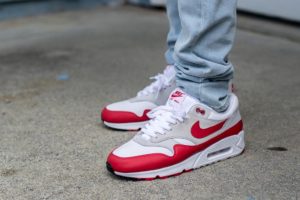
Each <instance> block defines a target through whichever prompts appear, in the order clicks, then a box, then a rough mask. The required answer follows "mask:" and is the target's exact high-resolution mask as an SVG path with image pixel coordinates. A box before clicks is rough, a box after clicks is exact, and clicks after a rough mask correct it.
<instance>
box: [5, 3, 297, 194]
mask: <svg viewBox="0 0 300 200" xmlns="http://www.w3.org/2000/svg"><path fill="white" fill-rule="evenodd" d="M167 28H168V24H167V20H166V17H165V14H164V12H163V11H162V10H149V9H143V8H135V7H120V8H102V7H99V8H94V9H92V10H83V11H72V12H63V13H54V14H47V15H42V16H38V17H27V18H22V19H17V20H9V21H3V22H0V30H1V31H0V127H1V130H0V199H1V200H2V199H3V200H9V199H72V200H73V199H222V200H223V199H244V200H254V199H255V200H256V199H261V200H265V199H272V200H273V199H285V200H287V199H294V200H296V199H299V198H300V192H299V188H300V182H299V178H300V172H299V169H300V164H299V158H300V156H299V153H300V147H299V144H300V136H299V134H300V133H299V131H300V120H299V119H300V89H299V88H300V66H299V65H300V34H299V33H300V30H299V28H298V27H292V26H289V25H284V24H277V23H273V22H269V21H261V20H258V19H251V18H249V17H247V16H241V17H240V21H239V29H238V31H237V40H236V45H235V48H234V49H233V51H232V55H231V60H232V62H233V63H234V64H235V66H236V74H235V85H236V88H237V90H236V93H237V95H238V96H239V99H240V103H241V105H240V108H241V112H242V115H243V118H244V123H245V132H246V144H247V148H246V151H245V152H244V154H243V155H241V156H238V157H236V158H232V159H229V160H226V161H223V162H219V163H216V164H214V165H210V166H207V167H203V168H201V169H198V170H195V171H193V172H190V173H185V174H183V175H181V176H177V177H173V178H169V179H164V180H155V181H150V182H148V181H146V182H133V181H125V180H120V179H117V178H115V177H113V176H111V175H110V174H109V173H108V172H107V170H106V168H105V161H106V156H107V155H108V153H109V152H110V151H111V150H112V149H113V148H115V147H117V146H118V145H120V144H122V143H123V142H125V141H127V140H128V139H130V138H131V137H132V136H133V135H134V132H118V131H115V130H111V129H107V128H105V127H103V125H102V123H101V121H100V120H99V110H100V109H101V108H102V107H103V106H104V105H106V104H108V103H110V102H114V101H118V100H122V99H125V98H128V97H131V96H134V95H135V94H136V92H137V91H138V90H140V89H142V88H143V86H145V85H146V84H148V83H149V80H148V77H149V76H152V75H155V74H156V73H158V72H160V71H162V69H163V67H164V66H165V62H164V58H163V53H164V51H165V36H166V33H167ZM278 147H280V148H278ZM278 150H281V151H278ZM283 150H284V151H283Z"/></svg>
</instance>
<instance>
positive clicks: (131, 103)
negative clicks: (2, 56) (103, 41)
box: [101, 66, 245, 180]
mask: <svg viewBox="0 0 300 200" xmlns="http://www.w3.org/2000/svg"><path fill="white" fill-rule="evenodd" d="M154 79H155V81H154V82H153V83H152V84H151V85H149V86H148V87H146V88H145V89H143V90H142V91H140V92H139V93H138V94H137V96H136V97H135V98H132V99H129V100H126V101H121V102H118V103H114V104H110V105H108V106H107V107H105V108H104V109H103V110H102V114H101V115H102V120H103V122H104V124H105V125H107V126H109V127H111V128H115V129H122V130H138V129H140V131H139V132H138V133H137V134H136V135H135V136H134V137H133V138H132V139H131V140H130V141H128V142H127V143H125V144H123V145H122V146H120V147H118V148H116V149H115V150H113V151H112V152H111V153H110V154H109V156H108V158H107V169H108V170H109V171H110V172H112V173H113V174H115V175H117V176H122V177H126V178H132V179H141V180H152V179H155V178H165V177H169V176H174V175H178V174H181V173H182V172H187V171H191V170H193V169H196V168H199V167H202V166H205V165H208V164H211V163H214V162H217V161H220V160H224V159H227V158H229V157H233V156H236V155H239V154H240V153H242V152H243V150H244V148H245V143H244V131H243V123H242V119H241V116H240V113H239V108H238V99H237V97H236V95H235V94H233V93H231V94H230V105H229V108H228V109H227V110H226V111H225V112H222V113H218V112H216V111H214V110H213V109H211V108H210V107H208V106H206V105H204V104H202V103H201V102H199V101H198V100H197V99H195V98H193V97H191V96H189V95H188V94H186V93H184V92H183V91H182V90H180V89H179V88H176V84H175V70H174V67H173V66H168V67H167V68H166V69H165V70H164V73H163V74H159V75H157V76H155V77H154Z"/></svg>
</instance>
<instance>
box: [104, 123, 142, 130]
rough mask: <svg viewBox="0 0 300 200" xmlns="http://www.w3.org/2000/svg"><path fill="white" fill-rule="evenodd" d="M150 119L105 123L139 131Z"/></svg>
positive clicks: (117, 127) (119, 128)
mask: <svg viewBox="0 0 300 200" xmlns="http://www.w3.org/2000/svg"><path fill="white" fill-rule="evenodd" d="M147 122H148V121H143V122H136V123H111V122H106V121H103V123H104V125H105V126H107V127H109V128H112V129H115V130H123V131H138V130H140V129H141V128H142V127H143V126H144V125H145V124H146V123H147Z"/></svg>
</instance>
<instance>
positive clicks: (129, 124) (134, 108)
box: [101, 66, 176, 130]
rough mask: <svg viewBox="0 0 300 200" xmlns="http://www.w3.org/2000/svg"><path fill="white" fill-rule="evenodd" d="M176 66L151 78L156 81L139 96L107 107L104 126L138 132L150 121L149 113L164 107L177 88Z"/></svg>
mask: <svg viewBox="0 0 300 200" xmlns="http://www.w3.org/2000/svg"><path fill="white" fill-rule="evenodd" d="M175 74H176V72H175V69H174V66H167V67H166V69H165V70H164V72H163V74H158V75H156V76H155V77H151V79H154V80H155V81H154V82H153V83H152V84H150V85H149V86H147V87H145V88H144V89H143V90H141V91H140V92H138V94H137V96H136V97H134V98H132V99H128V100H125V101H121V102H117V103H113V104H110V105H108V106H106V107H105V108H104V109H103V110H102V113H101V117H102V120H103V122H104V124H105V125H106V126H108V127H111V128H115V129H121V130H138V129H140V128H142V127H143V126H144V125H145V124H146V123H147V122H148V120H149V118H148V116H147V113H148V112H149V111H150V110H152V109H154V108H156V107H158V106H160V105H164V104H165V103H166V102H167V100H168V97H169V95H170V93H171V92H172V91H173V90H174V89H175V88H176V84H175Z"/></svg>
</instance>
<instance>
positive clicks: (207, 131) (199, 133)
mask: <svg viewBox="0 0 300 200" xmlns="http://www.w3.org/2000/svg"><path fill="white" fill-rule="evenodd" d="M226 121H227V120H225V121H223V122H220V123H218V124H216V125H214V126H211V127H209V128H201V126H200V121H197V122H196V123H195V124H194V125H193V126H192V128H191V133H192V135H193V136H194V137H195V138H198V139H201V138H205V137H207V136H209V135H211V134H213V133H215V132H216V131H218V130H220V129H221V128H223V126H224V124H225V122H226Z"/></svg>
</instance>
